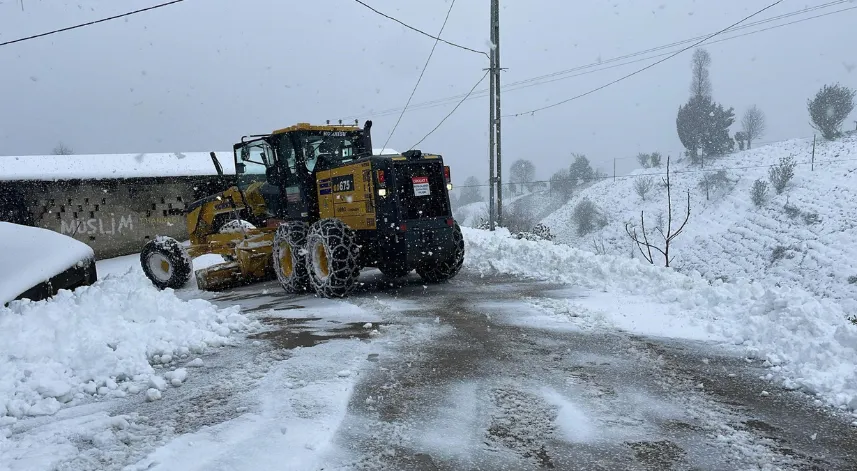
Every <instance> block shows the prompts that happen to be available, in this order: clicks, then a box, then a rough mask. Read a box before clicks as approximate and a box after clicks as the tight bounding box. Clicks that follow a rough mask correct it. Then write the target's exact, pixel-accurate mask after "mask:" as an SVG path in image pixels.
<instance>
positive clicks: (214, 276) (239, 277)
mask: <svg viewBox="0 0 857 471" xmlns="http://www.w3.org/2000/svg"><path fill="white" fill-rule="evenodd" d="M267 279H270V277H262V278H259V277H255V276H252V275H251V274H250V273H242V272H241V266H240V265H239V264H238V263H237V262H228V263H219V264H217V265H212V266H210V267H208V268H202V269H200V270H197V271H196V284H197V286H198V287H199V289H201V290H203V291H224V290H227V289H231V288H238V287H240V286H244V285H249V284H251V283H256V282H259V281H265V280H267Z"/></svg>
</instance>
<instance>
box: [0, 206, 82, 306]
mask: <svg viewBox="0 0 857 471" xmlns="http://www.w3.org/2000/svg"><path fill="white" fill-rule="evenodd" d="M0 241H2V249H0V266H3V267H6V270H5V272H4V273H3V274H0V306H3V305H4V304H6V303H7V302H9V301H11V300H13V299H15V298H16V297H18V295H20V294H21V293H23V292H25V291H27V290H28V289H30V288H32V287H33V286H36V285H37V284H39V283H42V282H43V281H45V280H48V279H50V278H51V277H54V276H56V275H59V274H60V273H62V272H64V271H66V270H68V269H69V268H71V267H72V266H74V265H75V264H78V263H91V261H93V260H95V254H94V253H93V252H92V249H91V248H90V247H89V246H88V245H86V244H84V243H83V242H78V241H77V240H75V239H72V238H71V237H67V236H64V235H62V234H57V233H56V232H54V231H49V230H47V229H40V228H38V227H29V226H21V225H18V224H12V223H8V222H0Z"/></svg>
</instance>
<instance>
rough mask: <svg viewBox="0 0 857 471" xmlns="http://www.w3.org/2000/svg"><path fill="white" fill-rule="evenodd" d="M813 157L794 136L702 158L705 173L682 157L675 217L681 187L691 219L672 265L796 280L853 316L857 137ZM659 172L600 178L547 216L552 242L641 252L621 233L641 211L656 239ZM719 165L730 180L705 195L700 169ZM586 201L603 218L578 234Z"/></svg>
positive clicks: (676, 168) (714, 275) (856, 307)
mask: <svg viewBox="0 0 857 471" xmlns="http://www.w3.org/2000/svg"><path fill="white" fill-rule="evenodd" d="M811 155H812V140H806V139H796V140H790V141H785V142H781V143H777V144H774V145H769V146H765V147H760V148H757V149H752V150H747V151H742V152H736V153H734V154H731V155H728V156H724V157H721V158H718V159H716V160H714V161H713V162H707V163H706V168H705V170H706V172H707V173H703V172H702V169H700V168H699V167H698V166H690V165H689V163H688V162H686V161H685V162H681V161H679V162H675V161H673V163H672V166H671V172H672V177H671V179H672V184H673V191H672V196H673V215H674V216H673V218H674V219H679V222H681V220H683V216H684V211H685V204H686V201H687V196H686V194H685V191H686V190H687V189H690V197H691V216H690V221H689V222H688V224H687V227H686V228H685V230H684V232H683V233H682V234H681V235H679V236H678V237H677V238H676V239H675V241H674V244H673V246H672V247H671V255H674V256H675V260H674V262H673V264H672V265H673V266H674V267H675V268H676V269H678V270H680V271H685V272H689V271H692V270H695V271H698V272H699V273H701V274H702V275H703V276H704V277H705V278H706V279H708V280H709V281H712V280H714V279H721V280H725V281H736V280H738V279H741V278H744V279H749V280H755V281H763V282H767V283H769V284H771V285H778V286H783V287H801V288H803V289H804V290H806V291H809V292H811V293H813V294H814V295H815V296H817V297H821V298H829V299H833V300H836V301H838V302H839V303H840V304H841V305H842V306H843V308H844V310H845V312H846V313H848V314H849V315H850V316H853V315H854V314H855V313H857V301H855V294H857V284H856V283H855V278H854V277H855V276H857V223H855V220H854V215H855V214H857V186H855V179H857V172H855V170H857V137H855V136H852V137H848V138H845V139H843V140H841V141H836V142H824V141H820V142H819V143H818V145H817V147H816V154H815V165H814V169H813V166H812V165H811ZM789 156H791V157H793V158H794V160H795V161H796V162H797V166H796V168H795V176H794V178H793V179H792V181H791V182H790V183H789V184H788V186H787V187H786V188H785V190H784V191H783V192H782V194H779V195H778V194H776V192H775V191H774V189H773V188H772V187H771V186H770V184H769V187H768V192H767V197H766V199H765V202H764V203H763V204H762V206H761V207H759V208H757V207H756V206H755V205H754V204H753V202H752V201H751V188H752V186H753V182H754V181H755V180H756V179H762V180H764V181H768V171H769V168H770V167H771V166H773V165H776V164H778V162H779V161H780V159H781V158H783V157H789ZM664 170H665V169H664V167H663V166H662V167H660V168H655V169H640V170H637V171H636V172H634V173H633V174H632V175H631V176H630V177H626V178H621V179H619V180H617V181H615V182H614V181H612V180H605V181H602V182H599V183H597V184H595V185H593V186H591V187H589V188H587V189H585V190H583V191H582V192H581V193H580V194H577V195H575V196H574V198H573V199H572V200H571V201H570V202H569V203H568V204H566V205H565V206H564V207H563V208H562V209H560V210H558V211H556V212H555V213H553V214H551V215H550V216H548V217H547V218H545V219H544V222H545V223H546V224H548V225H549V226H550V227H551V229H552V230H553V232H554V233H555V234H557V236H558V237H557V240H558V242H562V243H568V244H570V245H573V246H576V247H579V248H582V249H584V250H589V251H599V252H600V251H602V247H603V251H604V252H606V253H608V254H612V255H622V256H626V257H630V256H631V254H633V256H634V257H637V258H642V257H641V256H640V254H639V252H638V250H637V248H636V247H635V246H634V244H633V243H632V242H631V240H630V238H629V237H628V235H627V234H626V233H625V223H626V222H628V221H631V222H633V223H634V224H637V226H638V227H639V224H640V211H645V215H646V219H645V222H646V227H647V232H648V233H649V237H650V240H655V241H660V240H661V239H660V236H659V235H658V234H657V233H656V232H655V231H654V229H653V228H654V227H655V226H656V225H657V224H658V222H659V221H658V215H659V213H660V214H664V215H665V213H666V191H665V190H664V189H663V188H662V187H661V186H660V183H661V181H660V180H661V177H662V174H663V172H664ZM718 170H725V175H726V177H727V178H728V182H726V183H724V184H722V185H720V187H719V188H711V189H710V192H709V199H708V200H707V199H706V194H705V193H706V192H705V190H704V189H703V188H702V187H701V186H700V182H701V181H702V180H703V178H704V176H705V175H707V176H708V178H715V177H716V173H717V172H718ZM647 175H648V176H647ZM645 178H651V179H652V180H653V181H654V186H653V187H652V189H651V190H650V192H649V194H648V195H647V197H646V201H643V200H642V199H641V197H640V196H639V195H638V194H637V192H636V190H635V181H637V180H639V179H645ZM584 198H588V199H589V200H591V201H592V202H594V203H595V204H596V205H597V206H598V208H599V209H600V210H601V212H602V214H603V216H604V217H605V219H606V223H607V224H606V226H604V227H603V228H600V229H598V230H596V231H594V232H592V233H590V234H587V235H585V236H578V234H577V233H576V230H575V227H574V224H573V222H572V219H573V217H572V215H573V212H574V207H575V206H576V205H577V204H578V203H579V202H580V201H581V200H582V199H584ZM665 221H666V218H665V217H664V219H663V222H664V224H665ZM674 227H675V226H674ZM661 245H662V244H661ZM656 262H659V263H660V265H663V258H662V257H661V259H660V261H659V260H658V259H657V255H656Z"/></svg>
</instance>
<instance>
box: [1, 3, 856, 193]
mask: <svg viewBox="0 0 857 471" xmlns="http://www.w3.org/2000/svg"><path fill="white" fill-rule="evenodd" d="M23 1H24V11H21V6H20V0H0V42H2V41H6V40H10V39H14V38H17V37H20V36H26V35H30V34H35V33H40V32H43V31H46V30H50V29H54V28H59V27H64V26H68V25H71V24H74V23H79V22H85V21H89V20H93V19H98V18H101V17H105V16H110V15H114V14H118V13H122V12H125V11H128V10H132V9H136V8H142V7H146V6H150V5H152V4H155V3H159V2H160V1H161V0H125V1H121V2H118V1H115V0H112V1H110V0H77V1H64V0H23ZM771 1H772V0H740V1H739V0H720V1H714V0H709V1H703V0H696V1H690V0H684V1H676V0H673V1H670V0H611V1H594V0H592V1H587V2H582V1H568V0H526V1H523V0H521V1H512V0H501V5H502V6H501V55H502V58H501V60H502V66H503V67H506V68H508V70H507V71H505V72H504V73H503V81H504V83H510V82H514V81H518V80H524V79H527V78H531V77H535V76H540V75H544V74H549V73H552V72H556V71H560V70H565V69H570V68H573V67H577V66H581V65H586V64H590V63H592V62H595V61H599V60H601V61H606V60H609V59H611V58H613V57H616V56H621V55H624V54H629V53H633V52H636V51H639V50H643V49H648V48H650V47H657V46H660V45H663V44H667V43H671V42H674V41H679V40H683V39H687V38H690V37H694V36H698V35H702V34H705V33H709V32H713V31H716V30H718V29H722V28H724V27H726V26H728V25H729V24H731V23H734V22H735V21H737V20H739V19H740V18H742V17H744V16H747V15H748V14H750V13H752V12H754V11H756V10H758V9H760V8H762V7H763V6H765V5H767V4H768V3H771ZM367 3H369V4H371V5H373V6H375V7H376V8H378V9H380V10H382V11H385V12H387V13H389V14H391V15H394V16H396V17H398V18H400V19H401V20H403V21H405V22H406V23H409V24H412V25H414V26H417V27H419V28H422V29H425V30H426V31H428V32H431V33H432V34H435V33H436V32H437V31H438V29H439V28H440V25H441V23H442V22H443V18H444V16H445V14H446V11H447V8H448V6H449V0H367ZM489 3H490V2H489V0H457V2H456V4H455V6H454V8H453V10H452V15H451V17H450V20H449V23H448V24H447V26H446V29H445V31H444V33H443V35H442V36H443V37H444V38H446V39H448V40H450V41H453V42H457V43H460V44H463V45H466V46H468V47H471V48H474V49H480V50H487V49H488V47H489V44H488V12H489ZM823 3H829V0H813V1H797V0H793V1H789V0H786V1H784V2H783V3H782V4H780V5H778V6H777V7H775V8H773V9H771V10H769V11H768V12H766V13H764V14H762V15H760V16H759V17H757V18H754V21H755V20H759V19H764V18H768V17H771V16H775V15H779V14H783V13H788V12H792V11H797V10H801V9H803V8H805V7H811V6H814V5H820V4H823ZM854 6H857V3H855V2H854V1H853V0H852V1H850V2H844V3H842V4H840V5H837V6H834V7H831V8H827V9H825V10H821V11H816V12H813V13H809V14H806V15H805V16H812V15H816V14H819V13H825V12H829V11H835V10H838V9H842V8H848V7H854ZM800 18H802V17H800V16H799V17H792V18H789V19H788V20H783V21H782V22H785V21H793V20H795V19H800ZM773 24H776V23H771V24H768V25H766V26H771V25H773ZM855 24H857V9H855V10H851V11H846V12H843V13H839V14H834V15H831V16H828V17H825V18H820V19H816V20H812V21H806V22H803V23H799V24H794V25H791V26H786V27H783V28H779V29H775V30H772V31H767V32H763V33H759V34H755V35H750V36H746V37H742V38H738V39H735V40H730V41H725V42H722V43H719V44H714V45H711V46H709V47H708V49H709V51H710V52H711V56H712V61H713V62H712V67H711V78H712V84H713V90H714V99H715V100H716V101H718V102H721V103H723V104H724V105H726V106H734V107H735V108H736V113H737V114H738V115H739V116H738V117H739V118H740V114H741V113H742V112H743V110H744V109H746V108H747V107H748V106H750V105H752V104H756V105H758V106H759V107H760V108H761V109H762V110H763V111H764V112H765V113H766V115H767V118H768V132H767V134H766V135H765V136H764V138H763V141H769V140H781V139H786V138H792V137H803V136H811V135H812V133H813V130H812V128H810V126H809V124H808V114H807V112H806V100H807V98H808V97H810V96H812V95H814V93H815V92H816V91H817V90H818V89H819V88H820V87H821V86H822V85H823V84H825V83H832V82H837V81H838V82H840V83H842V84H843V85H847V86H850V87H857V47H855V44H857V28H855V27H854V25H855ZM759 28H761V27H759ZM759 28H755V29H759ZM432 43H433V40H431V39H429V38H426V37H424V36H421V35H419V34H417V33H414V32H413V31H410V30H407V29H405V28H404V27H402V26H400V25H398V24H396V23H393V22H391V21H389V20H387V19H385V18H382V17H380V16H377V15H375V14H374V13H372V12H371V11H369V10H367V9H365V8H364V7H362V6H361V5H359V4H358V3H356V2H354V1H353V0H314V1H312V2H292V1H289V2H285V1H274V0H267V1H265V0H242V1H240V2H238V1H234V0H231V1H230V0H187V1H185V2H183V3H180V4H177V5H173V6H169V7H166V8H163V9H159V10H156V11H152V12H147V13H143V14H140V15H135V16H133V17H131V18H128V19H127V20H118V21H114V22H108V23H103V24H99V25H95V26H92V27H89V28H84V29H80V30H75V31H71V32H67V33H62V34H58V35H54V36H50V37H47V38H42V39H36V40H32V41H28V42H24V43H20V44H14V45H10V46H5V47H2V48H0V155H20V154H43V153H49V152H50V150H51V149H52V148H53V147H54V146H55V145H56V144H57V143H58V142H60V141H62V142H64V143H65V144H67V145H68V146H70V147H71V148H73V149H74V150H75V151H76V152H77V153H137V152H178V151H209V150H228V149H231V144H232V143H233V142H234V141H236V140H237V139H240V137H241V136H242V135H244V134H255V133H264V132H270V131H272V130H274V129H277V128H280V127H284V126H287V125H290V124H293V123H295V122H301V121H310V122H323V120H325V119H332V120H333V119H338V118H341V117H345V116H352V115H359V116H360V119H361V123H362V122H363V120H365V119H373V120H374V122H375V127H374V133H373V138H374V142H375V145H376V147H380V145H381V144H383V142H384V141H385V140H386V138H387V136H388V134H389V131H390V129H391V128H392V126H393V124H394V123H395V120H396V118H397V114H387V115H383V116H378V115H377V113H373V111H375V112H377V111H381V110H387V109H391V108H401V107H402V106H403V105H404V104H405V102H406V100H407V98H408V95H409V93H410V91H411V90H412V88H413V86H414V83H415V82H416V79H417V77H418V76H419V72H420V69H421V68H422V65H423V64H424V62H425V60H426V57H427V56H428V53H429V51H430V50H431V47H432ZM690 57H691V52H690V51H688V52H685V53H683V54H681V55H680V56H678V57H676V58H674V59H672V60H670V61H667V62H665V63H663V64H661V65H658V66H656V67H654V68H652V69H650V70H647V71H645V72H643V73H641V74H639V75H637V76H635V77H632V78H630V79H628V80H626V81H624V82H621V83H619V84H617V85H615V86H612V87H609V88H606V89H604V90H602V91H599V92H597V93H594V94H592V95H590V96H587V97H585V98H582V99H580V100H576V101H573V102H570V103H568V104H566V105H563V106H560V107H556V108H553V109H550V110H547V111H544V112H540V113H537V114H535V115H534V116H529V115H528V116H523V117H519V118H507V119H504V120H503V155H504V157H503V161H504V167H506V168H508V166H509V164H511V162H512V161H513V160H515V159H517V158H527V159H530V160H532V161H533V162H534V163H535V164H536V166H537V169H538V172H537V176H538V177H540V178H545V177H548V176H549V175H550V173H552V172H553V171H555V170H556V169H558V168H559V167H561V166H566V165H567V164H568V163H569V159H570V158H569V155H570V154H571V153H573V152H574V153H584V154H586V155H587V156H589V157H590V159H591V160H592V161H593V163H594V165H595V166H596V167H601V168H602V169H603V170H605V171H607V172H608V173H612V166H613V159H614V158H619V159H621V160H619V163H618V170H619V173H623V172H626V171H628V170H630V169H632V168H633V167H635V160H634V159H633V157H634V156H635V155H636V153H637V152H640V151H645V152H651V151H655V150H658V151H660V152H662V153H664V154H672V155H676V154H677V153H678V152H679V151H680V149H681V144H680V142H679V140H678V137H677V135H676V131H675V115H676V111H677V109H678V107H679V105H681V104H682V103H684V102H685V101H686V100H687V97H688V94H689V91H688V87H689V84H690ZM648 63H649V62H641V63H636V64H632V65H627V66H623V67H617V68H612V69H609V70H604V71H601V72H596V73H591V74H588V75H584V76H580V77H574V78H568V79H565V80H559V81H555V82H552V83H547V84H541V85H538V86H533V87H529V88H525V89H522V90H514V91H508V92H504V95H503V100H502V105H503V110H504V114H505V113H515V112H521V111H526V110H529V109H532V108H535V107H539V106H543V105H546V104H550V103H552V102H555V101H559V100H562V99H566V98H569V97H571V96H574V95H577V94H579V93H582V92H585V91H587V90H589V89H592V88H595V87H597V86H600V85H602V84H604V83H606V82H609V81H611V80H613V79H616V78H618V77H620V76H622V75H625V74H627V73H629V72H631V71H633V70H635V69H636V68H639V67H642V66H644V65H646V64H648ZM486 66H487V60H486V59H485V58H484V56H480V55H476V54H473V53H469V52H465V51H462V50H459V49H455V48H452V47H450V46H447V45H444V44H440V45H438V47H437V50H436V51H435V54H434V57H433V58H432V61H431V63H430V65H429V67H428V71H427V72H426V74H425V77H424V78H423V81H422V83H421V85H420V87H419V89H418V90H417V93H416V96H415V97H414V100H413V103H414V104H417V103H421V102H425V101H430V100H434V99H438V98H446V97H449V96H454V95H459V94H463V93H466V92H467V91H468V90H469V89H470V88H471V87H472V86H473V85H474V84H475V83H476V81H477V80H478V79H479V78H480V77H481V76H482V75H483V74H484V72H483V68H485V67H486ZM484 85H486V86H487V81H486V82H484ZM453 106H454V103H449V104H446V105H444V106H438V107H434V108H430V109H426V110H419V111H414V112H409V113H406V114H405V115H404V118H403V120H402V123H401V124H400V125H399V128H398V130H397V131H396V133H395V135H394V136H393V137H392V139H391V141H390V144H389V147H392V148H394V149H398V150H406V149H407V148H409V147H410V146H412V145H413V144H414V143H415V142H417V141H418V140H419V139H420V138H421V137H422V136H423V135H424V134H425V133H427V132H428V131H429V130H430V129H431V128H433V127H434V126H435V125H436V124H437V123H438V122H439V121H440V119H441V118H443V116H444V115H446V114H447V113H448V112H449V111H450V110H451V109H452V107H453ZM487 110H488V103H487V98H478V99H474V100H470V101H468V102H465V104H463V105H462V106H461V108H459V110H458V111H457V112H456V113H455V114H454V115H453V116H452V117H451V118H450V119H449V120H447V121H446V123H444V125H443V126H442V127H441V128H440V129H439V130H438V131H437V132H435V134H433V135H432V136H431V137H429V138H428V139H427V140H426V141H425V142H423V143H422V144H421V145H420V148H422V149H423V150H424V151H431V152H436V153H441V154H443V155H444V157H445V159H446V160H447V162H448V163H449V164H450V165H452V166H453V174H454V179H455V180H456V181H457V182H459V183H460V182H461V181H463V180H464V178H465V177H466V176H468V175H476V176H478V177H479V178H480V179H485V178H487V173H488V172H487V171H488V164H487V139H488V138H487V129H488V125H487V121H488V119H487ZM854 119H857V116H855V115H852V117H851V118H850V119H849V120H848V121H847V122H846V126H847V127H848V128H854V122H853V120H854ZM735 130H738V126H737V124H736V125H735V126H734V127H733V132H734V131H735Z"/></svg>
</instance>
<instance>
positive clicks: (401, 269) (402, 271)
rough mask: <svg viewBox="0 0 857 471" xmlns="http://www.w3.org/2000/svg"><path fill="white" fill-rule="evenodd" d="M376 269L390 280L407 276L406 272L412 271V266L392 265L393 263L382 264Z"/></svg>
mask: <svg viewBox="0 0 857 471" xmlns="http://www.w3.org/2000/svg"><path fill="white" fill-rule="evenodd" d="M378 270H380V271H381V273H382V274H383V275H384V276H385V277H387V278H389V279H391V280H395V279H398V278H404V277H406V276H408V273H410V272H412V271H414V269H413V268H410V267H408V266H407V265H393V264H387V265H382V266H380V267H378Z"/></svg>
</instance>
